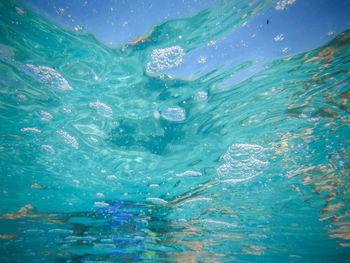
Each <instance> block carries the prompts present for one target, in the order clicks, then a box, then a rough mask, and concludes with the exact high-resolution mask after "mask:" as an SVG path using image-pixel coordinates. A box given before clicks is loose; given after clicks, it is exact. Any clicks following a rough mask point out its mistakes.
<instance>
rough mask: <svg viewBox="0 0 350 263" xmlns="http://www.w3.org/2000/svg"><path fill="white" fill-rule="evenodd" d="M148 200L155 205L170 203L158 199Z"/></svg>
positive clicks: (149, 198)
mask: <svg viewBox="0 0 350 263" xmlns="http://www.w3.org/2000/svg"><path fill="white" fill-rule="evenodd" d="M146 200H147V201H150V202H152V203H153V204H155V205H165V204H167V203H168V201H165V200H164V199H161V198H157V197H148V198H146Z"/></svg>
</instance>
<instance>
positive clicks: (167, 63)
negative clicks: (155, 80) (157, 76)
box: [146, 46, 185, 74]
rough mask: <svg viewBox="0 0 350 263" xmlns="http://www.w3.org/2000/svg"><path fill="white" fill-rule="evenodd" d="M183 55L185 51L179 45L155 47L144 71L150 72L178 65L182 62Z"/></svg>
mask: <svg viewBox="0 0 350 263" xmlns="http://www.w3.org/2000/svg"><path fill="white" fill-rule="evenodd" d="M184 55H185V51H184V50H183V48H182V47H180V46H173V47H169V48H164V49H155V50H153V51H152V53H151V61H150V62H148V63H147V67H146V71H147V73H149V74H152V73H156V72H158V71H161V70H163V69H171V68H174V67H178V66H180V65H181V64H182V63H183V62H184V59H183V57H184Z"/></svg>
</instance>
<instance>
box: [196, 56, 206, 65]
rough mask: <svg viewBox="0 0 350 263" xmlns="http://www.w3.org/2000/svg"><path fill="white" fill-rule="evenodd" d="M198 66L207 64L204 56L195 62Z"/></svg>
mask: <svg viewBox="0 0 350 263" xmlns="http://www.w3.org/2000/svg"><path fill="white" fill-rule="evenodd" d="M197 62H198V64H205V63H206V62H207V58H206V57H204V56H200V57H199V58H198V60H197Z"/></svg>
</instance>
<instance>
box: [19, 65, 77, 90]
mask: <svg viewBox="0 0 350 263" xmlns="http://www.w3.org/2000/svg"><path fill="white" fill-rule="evenodd" d="M21 69H22V70H23V71H24V72H25V73H26V74H28V75H30V76H32V77H34V78H35V79H36V80H38V81H40V82H41V83H42V84H45V85H47V86H49V87H53V88H56V89H59V90H73V89H72V87H71V86H70V85H69V83H68V81H67V80H66V79H65V78H64V77H63V76H62V75H61V74H60V73H58V72H57V71H56V70H54V69H52V68H50V67H46V66H34V65H32V64H25V65H22V66H21Z"/></svg>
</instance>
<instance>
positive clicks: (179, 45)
mask: <svg viewBox="0 0 350 263" xmlns="http://www.w3.org/2000/svg"><path fill="white" fill-rule="evenodd" d="M272 2H273V1H263V2H260V3H254V4H248V3H249V2H245V1H231V2H228V3H222V4H219V5H216V6H213V7H211V8H209V9H206V10H204V11H201V12H199V13H198V14H196V15H194V16H192V17H189V18H183V19H177V20H170V21H167V22H165V23H163V24H161V25H158V26H156V27H155V29H154V31H153V32H152V33H151V34H150V36H149V37H148V38H147V39H145V40H143V41H140V42H138V43H136V44H135V45H132V44H125V45H122V46H121V47H119V48H116V49H111V48H108V47H106V46H104V45H103V44H101V43H100V42H98V41H97V40H96V39H95V38H94V37H93V35H90V34H86V35H80V34H77V33H75V32H70V31H66V30H63V29H61V28H59V27H57V26H55V25H54V24H52V23H51V22H48V21H47V20H46V19H44V18H42V17H41V16H39V15H37V14H35V13H32V12H31V11H29V10H27V9H26V8H24V7H23V6H21V5H20V4H19V3H17V2H15V1H2V2H1V3H0V8H1V16H0V32H1V34H0V67H1V70H0V80H1V82H0V85H1V89H0V116H1V130H0V133H1V134H0V135H1V136H0V140H1V145H0V155H1V158H0V162H1V165H0V171H1V184H0V190H1V191H0V198H1V206H0V226H1V227H0V249H1V250H0V252H1V253H0V261H1V262H256V261H264V262H286V261H287V262H344V261H349V260H350V256H349V255H350V250H349V249H350V248H349V247H350V242H349V239H350V220H349V219H350V218H349V217H350V210H349V209H350V207H349V201H348V198H349V177H348V175H349V168H350V162H349V155H348V152H349V146H350V137H349V134H350V131H349V130H350V128H349V127H350V126H349V125H350V123H349V103H350V101H349V100H350V91H349V79H350V73H349V69H350V68H349V67H350V66H349V65H350V63H349V54H350V48H349V43H350V32H349V31H345V32H343V33H341V34H339V35H338V36H335V38H334V39H333V40H332V41H330V42H329V43H326V44H325V45H324V46H321V47H319V48H317V49H315V50H310V51H307V52H304V53H300V54H295V55H291V56H285V57H283V58H279V59H274V60H272V61H269V62H266V63H265V64H264V65H262V66H256V65H255V62H254V61H250V60H247V61H242V62H241V63H239V64H238V65H235V66H232V67H230V66H225V65H217V66H216V67H214V68H212V69H210V70H207V71H201V70H198V69H196V68H194V70H193V69H192V70H193V71H191V72H189V73H190V74H188V77H186V78H184V77H183V78H180V77H179V76H176V74H177V70H181V68H182V67H183V66H184V65H185V63H186V59H188V56H189V53H190V52H191V51H193V50H196V49H198V48H201V47H204V46H207V47H209V48H210V47H213V48H215V45H216V42H215V41H216V40H217V39H218V38H220V37H223V36H225V34H227V33H228V32H230V31H232V30H234V29H235V28H237V27H239V26H241V25H242V24H244V23H245V22H246V21H249V19H252V18H253V17H254V16H255V15H257V14H259V12H261V11H262V10H264V8H266V7H267V6H268V5H269V4H271V3H272ZM204 62H205V58H202V60H200V61H199V63H204ZM249 69H254V72H253V73H252V72H250V75H249V74H248V75H249V76H247V77H246V78H245V79H244V80H240V81H232V77H233V78H234V77H235V76H237V79H239V78H240V74H246V72H247V70H248V71H249Z"/></svg>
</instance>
